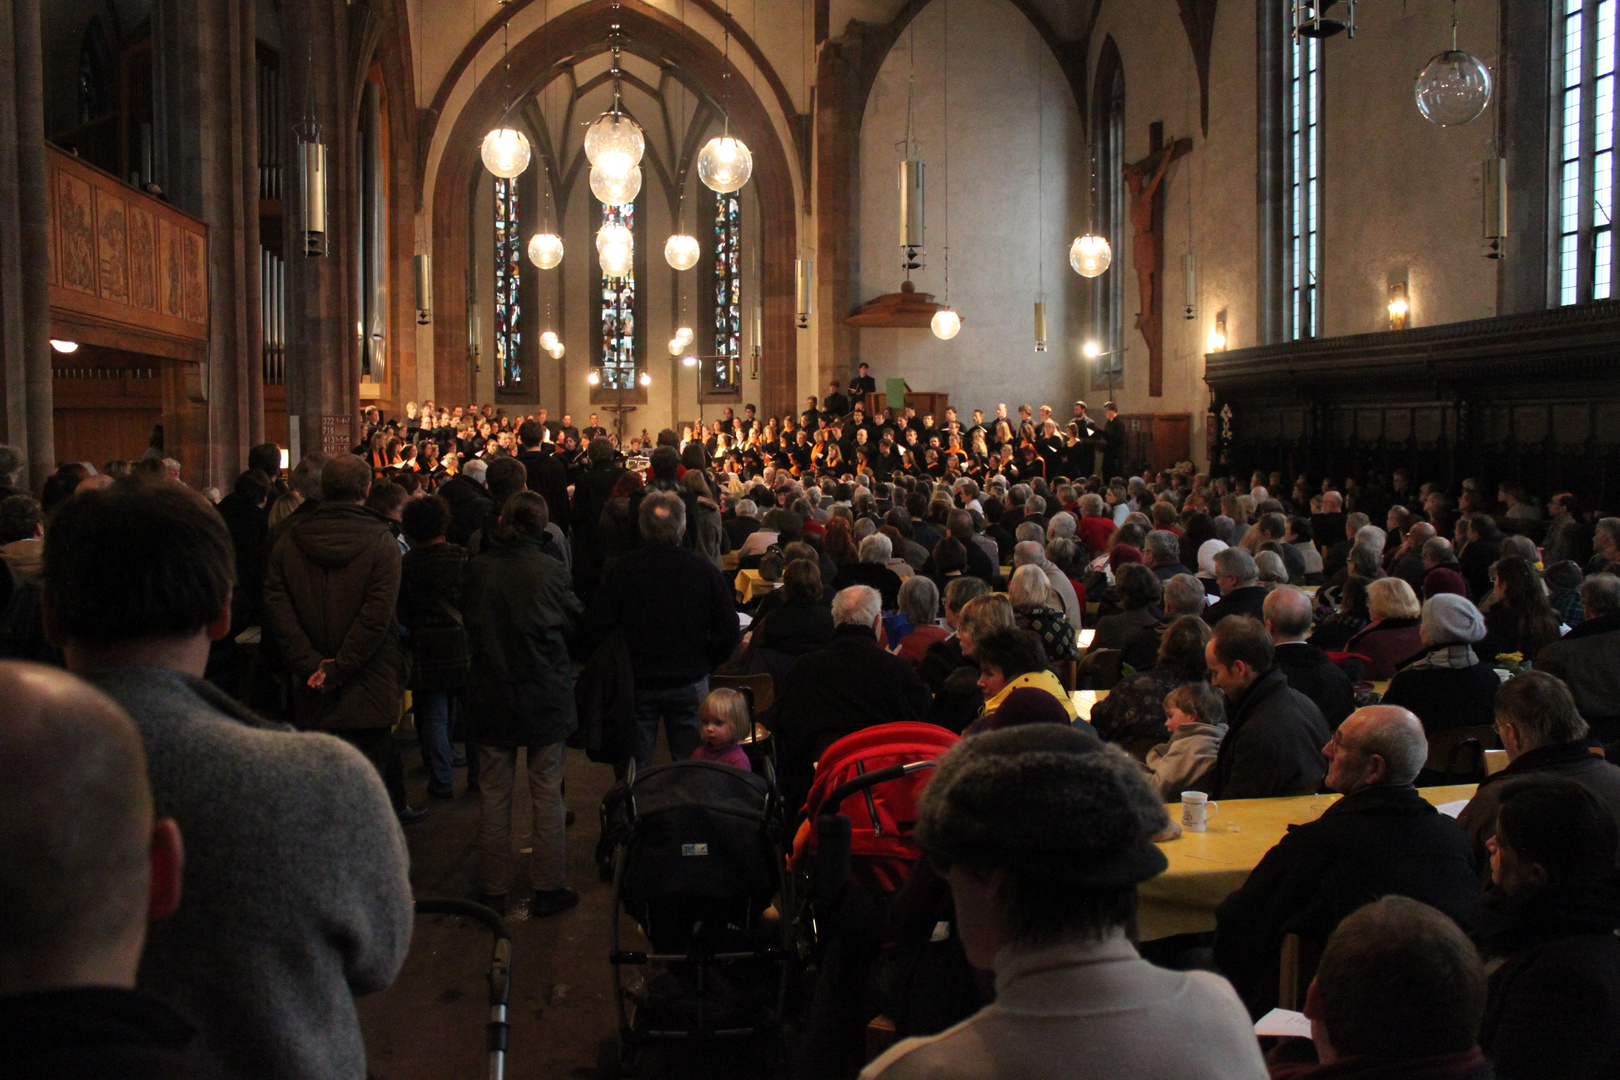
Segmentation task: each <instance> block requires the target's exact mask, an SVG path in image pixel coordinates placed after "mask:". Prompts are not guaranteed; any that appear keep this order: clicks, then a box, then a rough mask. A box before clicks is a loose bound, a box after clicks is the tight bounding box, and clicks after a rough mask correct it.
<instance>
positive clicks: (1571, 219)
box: [1553, 0, 1617, 304]
mask: <svg viewBox="0 0 1620 1080" xmlns="http://www.w3.org/2000/svg"><path fill="white" fill-rule="evenodd" d="M1616 2H1617V0H1561V2H1560V3H1559V4H1558V6H1557V9H1556V10H1557V13H1558V20H1557V22H1556V24H1555V26H1556V29H1555V31H1554V33H1553V48H1554V50H1555V54H1556V55H1555V56H1554V60H1555V63H1554V65H1553V70H1554V72H1556V73H1557V74H1556V81H1555V83H1554V86H1555V89H1556V91H1557V94H1558V97H1557V98H1556V99H1555V100H1556V103H1557V106H1558V112H1557V114H1556V117H1555V119H1556V123H1557V134H1556V135H1555V137H1554V138H1555V141H1554V152H1555V153H1556V154H1557V161H1558V184H1557V194H1556V196H1555V198H1554V204H1553V220H1554V221H1555V222H1556V223H1557V224H1556V229H1557V243H1556V245H1555V246H1554V253H1555V259H1556V261H1557V266H1556V267H1555V268H1554V273H1555V275H1556V280H1557V283H1558V302H1559V303H1560V304H1576V303H1580V302H1581V301H1584V300H1603V299H1607V298H1608V297H1610V296H1612V295H1614V285H1613V264H1614V241H1613V235H1614V234H1613V231H1612V222H1611V220H1610V218H1611V216H1612V212H1613V209H1614V179H1615V178H1614V121H1615V109H1614V82H1615V36H1616V35H1615V8H1616Z"/></svg>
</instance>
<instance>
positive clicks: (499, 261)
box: [495, 176, 523, 388]
mask: <svg viewBox="0 0 1620 1080" xmlns="http://www.w3.org/2000/svg"><path fill="white" fill-rule="evenodd" d="M522 259H523V239H522V226H521V224H520V221H519V217H518V182H517V179H516V178H513V179H511V180H503V179H501V178H500V177H498V176H497V177H495V385H496V386H498V387H502V388H510V387H515V386H517V385H518V384H520V383H521V382H522V381H523V368H522V367H521V366H520V365H519V363H518V347H519V346H520V345H521V344H522V342H523V333H522V330H521V323H522V314H523V312H522V306H521V304H520V303H519V301H518V287H519V286H520V284H521V281H522V270H521V269H520V267H521V265H522Z"/></svg>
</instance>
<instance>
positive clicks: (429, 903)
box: [416, 900, 512, 941]
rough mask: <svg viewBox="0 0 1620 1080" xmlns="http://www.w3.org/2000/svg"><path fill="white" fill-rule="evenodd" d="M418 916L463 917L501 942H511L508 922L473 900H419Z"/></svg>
mask: <svg viewBox="0 0 1620 1080" xmlns="http://www.w3.org/2000/svg"><path fill="white" fill-rule="evenodd" d="M416 913H417V914H418V915H461V916H465V917H466V918H469V919H472V920H473V921H474V922H480V923H483V924H484V927H485V928H486V929H487V930H489V932H490V933H492V934H494V935H495V937H496V939H497V940H499V941H511V940H512V932H511V931H510V930H508V929H507V928H506V920H505V919H502V918H501V917H500V916H499V915H497V914H496V913H495V912H494V911H493V910H492V909H490V908H487V907H485V906H484V905H483V904H475V903H473V902H472V901H471V900H418V901H416Z"/></svg>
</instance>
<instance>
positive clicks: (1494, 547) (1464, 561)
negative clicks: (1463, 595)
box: [1457, 514, 1502, 603]
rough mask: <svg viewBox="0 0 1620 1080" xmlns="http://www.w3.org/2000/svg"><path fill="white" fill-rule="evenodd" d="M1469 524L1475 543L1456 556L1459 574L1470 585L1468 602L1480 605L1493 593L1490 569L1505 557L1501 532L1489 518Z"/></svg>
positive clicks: (1481, 516) (1477, 518)
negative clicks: (1471, 601)
mask: <svg viewBox="0 0 1620 1080" xmlns="http://www.w3.org/2000/svg"><path fill="white" fill-rule="evenodd" d="M1466 520H1467V521H1468V531H1469V535H1470V536H1471V537H1472V539H1470V540H1469V541H1468V543H1467V544H1466V545H1464V546H1463V547H1462V548H1461V549H1460V550H1459V551H1458V552H1457V572H1458V573H1459V574H1461V575H1462V576H1463V580H1465V581H1467V582H1468V595H1469V598H1470V599H1472V600H1474V601H1475V602H1476V603H1477V602H1479V601H1481V600H1483V599H1484V598H1485V597H1486V595H1488V594H1489V593H1490V591H1491V566H1492V565H1493V564H1495V562H1496V561H1497V560H1498V559H1500V558H1501V557H1502V530H1501V529H1498V528H1497V527H1496V522H1495V521H1494V520H1493V519H1492V518H1491V517H1490V516H1489V515H1488V514H1476V515H1474V516H1473V517H1471V518H1468V519H1466Z"/></svg>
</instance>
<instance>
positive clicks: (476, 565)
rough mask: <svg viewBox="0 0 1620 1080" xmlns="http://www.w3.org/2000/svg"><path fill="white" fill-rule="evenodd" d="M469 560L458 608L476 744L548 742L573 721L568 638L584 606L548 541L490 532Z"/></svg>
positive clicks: (561, 737) (564, 735)
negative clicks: (468, 656) (468, 648)
mask: <svg viewBox="0 0 1620 1080" xmlns="http://www.w3.org/2000/svg"><path fill="white" fill-rule="evenodd" d="M491 539H492V543H491V544H490V546H489V547H488V549H487V550H485V551H484V552H483V553H481V554H479V555H477V556H474V557H473V558H472V559H470V560H468V562H467V571H466V577H465V585H464V592H463V596H462V611H463V614H464V616H465V618H466V622H467V636H468V639H469V641H470V643H471V645H472V676H471V680H470V681H469V683H468V686H467V715H468V716H469V717H470V718H471V720H472V737H473V740H474V741H475V742H479V743H485V744H488V745H490V746H501V747H508V748H511V747H517V746H528V747H537V746H550V745H553V744H555V743H560V742H562V741H563V740H565V739H567V738H568V736H569V735H571V734H573V731H574V728H575V726H576V724H577V721H576V719H575V713H574V691H573V686H572V681H571V676H572V673H573V660H572V658H571V657H570V656H569V652H568V638H570V637H571V636H572V635H573V633H574V630H575V628H576V626H577V625H578V621H579V617H580V614H581V612H582V610H583V609H582V607H581V605H580V602H579V598H578V597H576V596H575V595H574V590H573V587H572V585H571V583H570V581H569V575H568V571H567V570H564V569H563V566H562V564H561V563H560V562H558V561H557V560H556V559H553V558H551V557H550V556H549V555H547V554H546V553H545V551H544V547H545V542H546V539H545V538H542V537H536V536H528V535H520V536H517V537H514V538H510V539H508V538H500V539H495V538H493V537H492V538H491Z"/></svg>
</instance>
